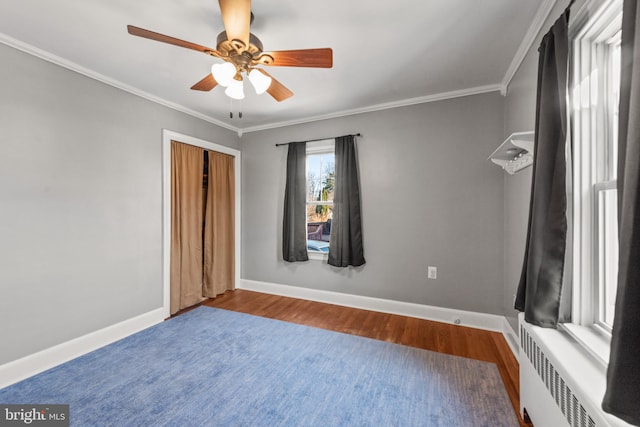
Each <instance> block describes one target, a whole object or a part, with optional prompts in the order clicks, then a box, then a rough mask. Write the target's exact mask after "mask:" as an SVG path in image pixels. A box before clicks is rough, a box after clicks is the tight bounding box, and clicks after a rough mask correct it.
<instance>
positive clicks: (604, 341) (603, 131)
mask: <svg viewBox="0 0 640 427" xmlns="http://www.w3.org/2000/svg"><path fill="white" fill-rule="evenodd" d="M621 22H622V0H587V2H586V3H585V5H584V6H583V7H582V8H581V9H580V10H579V11H578V13H577V14H576V18H575V19H574V21H573V22H572V25H571V27H570V38H571V40H573V45H572V60H571V64H572V70H571V80H572V83H571V93H570V98H571V102H569V104H568V105H569V106H570V107H571V118H572V120H571V123H572V127H571V131H572V133H573V141H574V144H573V162H571V166H572V167H571V168H568V170H571V176H570V180H571V181H572V185H569V188H570V191H569V197H570V201H571V206H570V209H569V213H568V216H569V218H570V223H571V224H572V228H571V229H570V233H569V234H570V235H571V237H572V241H573V245H572V247H571V248H570V250H569V254H570V255H569V256H570V257H571V263H570V267H569V268H570V272H569V274H568V275H567V277H568V278H570V281H571V282H572V283H567V285H570V286H572V323H569V324H564V329H565V330H566V331H568V332H569V333H570V334H571V335H573V336H574V337H575V338H577V339H578V340H579V341H580V342H581V343H582V344H583V345H584V346H585V348H586V349H587V350H588V351H589V352H590V353H592V354H593V355H594V356H595V357H596V358H597V360H599V361H601V362H602V363H603V364H605V365H606V364H607V363H608V359H609V343H610V340H611V330H610V328H609V327H608V326H607V325H606V324H604V323H602V322H599V321H598V316H599V298H600V297H601V295H600V291H599V287H598V277H599V274H600V272H599V271H598V258H597V257H598V250H599V245H600V242H599V240H598V231H599V230H598V226H597V224H598V221H599V218H598V207H599V204H598V198H599V191H601V190H604V189H611V188H615V179H613V180H608V181H606V180H600V179H594V177H597V174H600V173H601V172H600V171H601V169H600V168H599V167H598V164H597V161H598V156H599V155H600V157H602V156H601V153H602V152H601V151H600V150H601V149H602V146H600V147H599V146H598V145H597V143H598V142H600V143H601V141H603V140H606V139H610V138H612V137H613V136H612V135H611V129H609V128H607V126H606V125H604V124H606V123H608V118H607V117H606V115H607V114H609V111H610V102H609V100H604V101H605V102H603V100H602V99H599V98H598V93H600V94H602V93H610V87H608V88H604V87H603V86H602V84H603V82H608V81H610V79H608V77H606V76H605V77H604V78H599V76H598V75H597V73H594V72H593V70H594V69H595V68H597V67H599V68H598V69H599V70H600V72H602V71H601V70H602V69H603V66H602V65H603V64H604V55H606V53H604V52H606V50H603V48H602V45H603V44H605V43H607V41H609V40H611V39H612V37H614V36H615V35H616V34H618V35H619V30H620V26H621ZM596 131H597V132H599V134H597V135H596Z"/></svg>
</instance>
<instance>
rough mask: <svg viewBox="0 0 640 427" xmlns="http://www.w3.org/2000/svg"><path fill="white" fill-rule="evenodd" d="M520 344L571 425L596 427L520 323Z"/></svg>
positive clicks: (575, 426) (574, 426)
mask: <svg viewBox="0 0 640 427" xmlns="http://www.w3.org/2000/svg"><path fill="white" fill-rule="evenodd" d="M520 346H521V347H522V349H523V350H524V353H525V354H526V355H527V358H528V359H529V361H530V362H531V364H532V365H533V367H534V368H535V370H536V372H538V375H539V376H540V379H541V380H542V382H543V383H544V385H545V386H546V387H547V390H549V393H550V394H551V397H552V398H553V399H554V400H555V402H556V405H557V406H558V408H560V410H561V411H562V414H563V415H564V416H565V418H566V419H567V422H568V423H569V425H570V426H571V427H596V423H595V421H594V420H593V418H592V417H591V416H590V415H589V414H588V413H587V410H586V409H585V407H584V406H583V405H582V403H580V401H579V400H578V398H577V397H576V395H575V394H573V392H572V391H571V388H570V387H569V386H568V385H567V384H566V383H565V382H564V379H562V377H561V376H560V374H559V373H558V371H556V369H555V368H554V366H553V363H552V362H551V361H550V360H549V359H548V358H547V357H546V355H545V354H544V352H543V351H542V349H541V348H540V347H538V344H536V342H535V340H534V339H533V338H532V337H531V335H529V333H528V332H527V330H526V329H525V328H524V326H522V325H520Z"/></svg>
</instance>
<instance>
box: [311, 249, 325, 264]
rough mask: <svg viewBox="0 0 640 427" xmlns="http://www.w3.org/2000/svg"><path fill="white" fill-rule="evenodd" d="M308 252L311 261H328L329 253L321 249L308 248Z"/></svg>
mask: <svg viewBox="0 0 640 427" xmlns="http://www.w3.org/2000/svg"><path fill="white" fill-rule="evenodd" d="M307 254H308V255H309V261H326V260H327V258H329V254H328V253H326V252H321V251H309V250H307Z"/></svg>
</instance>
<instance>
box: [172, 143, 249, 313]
mask: <svg viewBox="0 0 640 427" xmlns="http://www.w3.org/2000/svg"><path fill="white" fill-rule="evenodd" d="M205 152H207V155H205V156H204V159H206V160H207V162H208V168H207V169H208V173H207V177H205V179H204V182H203V179H202V178H203V174H202V168H201V166H200V165H204V161H203V160H202V156H203V154H204V153H205ZM198 153H199V154H198ZM176 154H177V157H176ZM162 155H163V157H162V163H163V166H162V175H163V176H162V182H163V185H162V193H163V197H162V199H163V219H162V221H163V233H162V234H163V261H162V262H163V291H164V292H163V310H164V313H165V317H169V316H170V315H171V314H173V313H175V312H176V311H177V310H179V309H182V308H185V307H186V306H188V305H191V304H195V303H197V302H199V300H201V299H204V298H206V297H210V296H214V295H213V294H216V293H222V292H224V289H222V290H221V288H220V284H219V283H220V282H221V280H218V279H217V278H216V277H218V278H222V279H223V280H222V282H224V283H225V284H224V285H223V287H228V286H231V287H233V288H237V287H238V285H239V275H240V176H241V170H240V167H241V154H240V151H239V150H236V149H233V148H229V147H226V146H223V145H219V144H215V143H213V142H210V141H205V140H201V139H198V138H194V137H190V136H188V135H183V134H180V133H177V132H173V131H169V130H163V132H162ZM176 160H177V161H178V163H179V162H185V163H189V164H195V168H196V169H197V168H200V175H199V177H198V176H195V177H194V176H193V174H191V177H187V178H184V177H182V178H180V177H178V176H177V175H175V171H174V174H172V168H173V169H175V168H176ZM216 165H218V166H216ZM178 167H179V168H180V166H179V165H178ZM217 172H221V173H222V177H220V178H215V176H216V175H217ZM197 173H198V172H197V171H196V175H197ZM184 179H188V180H190V181H191V182H192V183H193V182H194V180H195V181H198V180H199V181H200V182H201V184H200V187H199V195H200V196H201V198H200V199H198V197H196V198H195V199H193V198H192V201H191V202H186V203H187V206H186V209H184V208H183V207H181V203H183V201H184V200H185V199H183V198H182V196H179V197H177V194H179V192H180V191H183V190H181V188H182V186H183V185H182V183H181V181H180V180H184ZM176 180H177V181H176ZM213 180H215V182H216V184H218V183H220V182H223V181H226V184H223V185H222V186H223V187H225V188H226V189H227V190H228V191H227V190H224V189H223V190H222V191H223V192H224V191H227V193H228V194H229V196H227V198H226V200H227V201H226V202H225V201H224V200H223V202H222V203H211V201H212V200H214V199H213V198H211V191H220V190H215V186H213V185H212V184H213ZM207 181H209V182H207ZM176 183H178V184H176ZM191 187H192V188H193V185H191ZM205 190H206V191H205ZM190 191H192V192H193V190H190ZM195 191H196V192H197V191H198V190H197V189H196V190H195ZM231 193H233V194H231ZM207 195H209V197H210V199H209V203H207ZM196 199H198V200H196ZM172 200H173V203H172ZM176 201H177V205H176ZM172 204H173V206H172ZM229 204H231V209H228V208H227V207H226V206H227V205H229ZM181 210H182V212H183V214H180V211H181ZM230 210H233V215H227V217H228V218H226V219H225V218H224V216H225V214H226V213H228V212H229V211H230ZM194 211H198V214H200V216H198V215H195V216H194V217H193V218H191V219H190V220H189V222H190V224H187V227H184V220H183V219H181V218H180V216H181V215H186V214H187V213H189V214H190V213H193V212H194ZM216 212H217V213H216ZM176 214H177V215H176ZM220 218H222V220H221V219H220ZM200 219H202V221H200ZM200 222H202V223H201V224H199V223H200ZM219 222H222V228H219V231H217V232H214V233H213V234H212V231H211V230H212V227H219V225H218V224H217V223H219ZM181 224H182V225H181ZM194 224H195V226H194ZM215 233H218V235H219V236H221V239H212V238H211V236H212V235H215ZM198 234H200V235H201V237H198ZM176 236H190V237H189V238H191V239H192V243H190V244H188V245H185V244H184V242H182V243H179V244H177V242H178V240H179V238H181V237H179V238H176ZM172 237H173V238H172ZM207 237H208V238H207ZM186 238H187V237H185V239H186ZM223 240H224V242H223ZM194 247H196V248H197V249H196V250H195V252H193V248H194ZM181 248H185V249H184V251H185V252H182V250H183V249H181ZM198 251H200V252H198ZM212 253H214V254H217V255H216V256H214V258H212ZM176 254H177V255H178V256H173V255H176ZM220 255H222V256H221V257H220ZM172 256H173V260H172ZM188 257H190V258H191V261H189V262H186V263H185V262H184V259H187V258H188ZM197 258H201V259H202V265H201V269H200V270H198V266H195V264H197V262H193V259H197ZM212 259H213V260H212ZM172 263H173V265H172ZM229 263H232V265H229ZM190 264H191V265H194V266H195V267H194V266H190ZM218 265H224V266H226V267H223V268H220V269H218V268H217V267H216V266H218ZM212 266H213V268H212ZM194 268H195V270H194ZM212 277H213V279H212ZM199 278H202V279H203V282H202V284H201V285H199V284H198V283H199ZM201 290H202V292H201Z"/></svg>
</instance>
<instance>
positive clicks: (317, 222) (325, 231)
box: [307, 203, 333, 252]
mask: <svg viewBox="0 0 640 427" xmlns="http://www.w3.org/2000/svg"><path fill="white" fill-rule="evenodd" d="M332 217H333V205H329V204H317V203H310V204H307V250H316V251H321V252H329V233H330V232H331V218H332Z"/></svg>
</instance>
